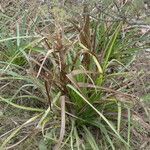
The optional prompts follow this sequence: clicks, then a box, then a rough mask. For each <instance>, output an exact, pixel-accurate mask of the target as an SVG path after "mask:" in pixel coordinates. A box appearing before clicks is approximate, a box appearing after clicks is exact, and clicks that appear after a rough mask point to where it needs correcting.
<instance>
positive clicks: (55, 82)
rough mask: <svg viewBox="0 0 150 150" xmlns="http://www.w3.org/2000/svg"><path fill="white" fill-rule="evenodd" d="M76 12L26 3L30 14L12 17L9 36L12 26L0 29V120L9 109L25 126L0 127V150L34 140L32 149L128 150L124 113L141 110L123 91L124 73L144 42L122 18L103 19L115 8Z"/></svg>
mask: <svg viewBox="0 0 150 150" xmlns="http://www.w3.org/2000/svg"><path fill="white" fill-rule="evenodd" d="M29 4H30V3H29ZM77 4H79V7H78V6H75V5H77ZM77 4H76V3H75V4H73V3H72V4H71V7H72V8H73V9H72V10H69V9H68V7H69V6H70V3H68V2H66V3H65V4H62V3H58V2H52V3H48V2H47V3H43V4H38V3H34V5H33V4H32V6H36V7H37V10H38V11H36V13H35V12H34V13H31V12H30V9H31V8H30V7H29V9H27V10H26V11H23V10H22V9H19V11H18V12H17V15H18V16H19V19H18V20H17V22H16V24H15V26H14V30H15V31H12V29H10V30H9V31H11V32H13V33H9V32H6V31H7V28H8V27H9V25H10V24H11V23H12V21H14V20H16V18H15V17H14V18H12V19H8V20H6V21H4V23H6V22H7V23H8V26H3V27H2V29H1V31H2V33H5V34H6V35H3V34H1V39H0V44H1V48H2V50H1V51H0V54H1V55H0V58H1V61H0V72H1V74H0V81H1V85H2V87H1V95H0V102H1V105H2V108H3V109H2V113H1V114H2V115H1V116H2V117H4V116H7V113H8V112H9V109H10V110H11V109H14V108H15V109H16V110H17V111H19V113H18V114H16V113H17V111H15V112H14V114H16V115H17V116H18V117H19V116H20V114H22V116H20V118H21V120H22V119H23V120H25V121H23V122H22V121H21V122H19V121H15V119H13V121H12V122H13V123H14V124H15V127H14V128H13V130H12V131H10V132H9V131H8V132H6V133H4V130H5V125H3V126H2V135H1V138H2V141H1V149H10V148H18V149H24V148H25V149H33V148H32V146H31V147H29V146H27V145H28V144H29V143H30V141H33V139H34V138H35V141H34V142H33V145H34V144H35V148H34V149H41V150H42V149H78V150H80V149H94V150H98V149H113V150H114V149H131V148H132V147H134V142H133V137H134V136H133V135H135V132H133V131H132V130H133V129H134V121H133V120H134V119H135V118H136V115H135V116H134V117H135V118H134V117H132V115H133V111H132V109H133V108H134V106H135V105H140V106H141V102H140V99H139V97H138V96H136V95H135V94H134V93H133V92H132V90H131V89H130V88H129V87H128V86H129V84H130V82H131V81H130V77H131V72H130V67H129V66H130V64H131V63H132V62H133V58H134V56H135V52H136V51H137V50H139V49H145V48H147V44H145V43H144V44H143V41H146V40H147V38H149V37H148V36H147V34H143V35H142V36H141V33H140V30H139V29H138V28H132V27H131V28H130V26H131V25H130V22H129V20H128V18H122V17H120V16H119V15H120V14H119V15H118V16H116V18H114V17H112V16H111V15H109V14H108V11H109V10H111V11H112V13H114V14H115V15H116V14H117V13H119V12H120V11H121V10H118V7H117V4H116V3H115V2H111V3H109V2H108V3H105V2H103V3H102V6H99V3H96V2H93V3H90V2H89V3H88V2H87V3H80V2H79V3H77ZM120 5H121V4H120ZM103 6H104V7H106V6H107V7H106V8H105V10H104V8H103ZM121 6H122V9H123V11H124V13H126V12H127V10H128V9H129V8H130V5H127V4H124V5H121ZM127 6H128V7H127ZM20 7H21V5H20ZM20 7H19V8H20ZM101 7H102V8H101ZM77 8H79V9H77ZM125 8H126V9H125ZM33 10H35V9H33ZM81 12H82V13H81ZM115 15H114V16H115ZM21 16H22V17H21ZM1 17H3V16H1ZM8 17H9V16H8ZM77 17H78V18H77ZM4 20H5V19H4ZM139 36H140V37H139ZM8 91H10V92H8ZM141 108H142V109H143V105H142V107H141ZM3 112H6V114H3ZM143 112H144V113H145V114H146V115H148V110H147V109H146V108H145V109H144V111H143ZM25 114H26V115H27V118H26V117H25ZM9 115H10V118H11V116H12V115H13V114H9ZM9 115H8V116H9ZM29 116H30V117H29ZM24 118H25V119H24ZM145 118H146V117H145ZM140 123H141V124H142V125H143V124H144V125H145V128H146V129H147V128H148V123H147V122H146V121H144V120H142V121H141V122H140ZM6 130H7V129H6ZM24 130H25V132H24ZM19 133H20V134H19ZM146 134H147V133H146ZM17 137H18V138H17ZM37 141H38V142H37ZM33 147H34V146H33Z"/></svg>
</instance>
